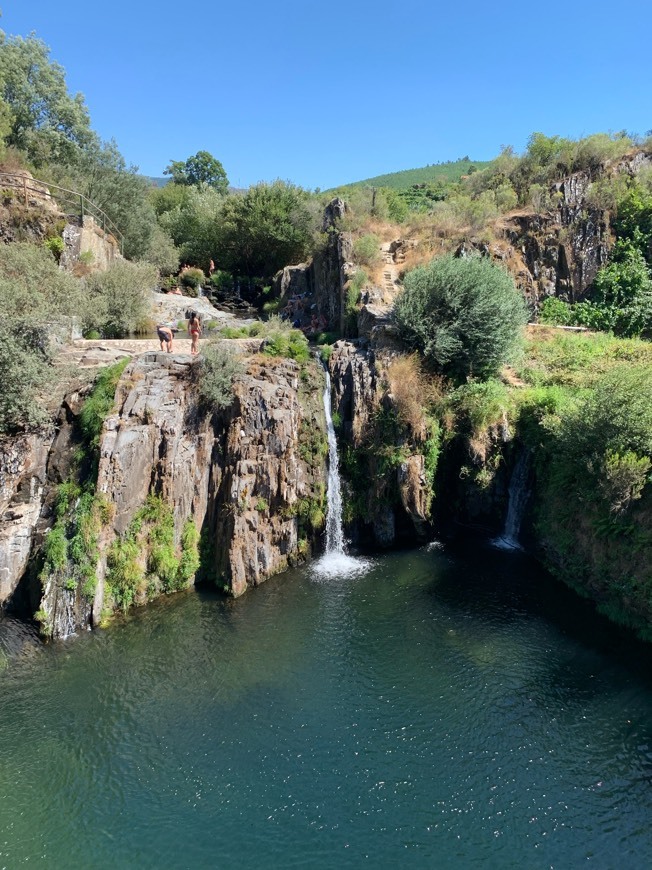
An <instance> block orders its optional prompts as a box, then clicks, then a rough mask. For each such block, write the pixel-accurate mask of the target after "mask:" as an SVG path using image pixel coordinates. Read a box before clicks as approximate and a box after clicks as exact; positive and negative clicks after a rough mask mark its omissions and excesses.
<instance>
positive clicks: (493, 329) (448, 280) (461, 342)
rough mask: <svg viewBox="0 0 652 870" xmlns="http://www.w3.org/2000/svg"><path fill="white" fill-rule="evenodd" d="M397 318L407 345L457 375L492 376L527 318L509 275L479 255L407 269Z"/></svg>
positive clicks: (398, 302)
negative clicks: (409, 270)
mask: <svg viewBox="0 0 652 870" xmlns="http://www.w3.org/2000/svg"><path fill="white" fill-rule="evenodd" d="M395 316H396V320H397V323H398V326H399V329H400V331H401V334H402V336H403V338H404V340H405V341H406V343H407V344H408V346H409V347H412V348H415V349H418V350H420V351H421V352H422V353H423V356H424V359H425V360H426V362H427V363H428V364H429V365H431V366H433V367H434V368H435V370H438V371H441V372H443V373H445V374H447V375H450V376H453V377H456V378H458V379H461V378H464V377H467V376H469V375H473V376H476V377H481V378H484V377H488V376H490V375H492V374H495V373H496V372H497V371H498V369H499V367H500V366H501V365H502V364H503V363H504V362H505V361H506V360H507V358H508V357H509V355H510V354H511V353H512V352H513V351H514V349H515V347H516V346H517V344H518V342H519V339H520V335H521V330H522V327H523V325H524V324H525V321H526V314H525V307H524V304H523V300H522V297H521V295H520V294H519V293H518V291H517V290H516V287H515V285H514V281H513V279H512V278H511V277H510V276H509V275H508V274H507V272H505V271H503V270H502V269H501V268H500V267H499V266H496V265H495V264H494V263H492V262H491V261H490V260H489V259H485V258H480V257H468V258H461V259H456V258H454V257H451V256H447V257H440V258H438V259H436V260H433V261H432V262H431V263H430V264H429V265H428V266H422V267H418V268H416V269H414V270H413V271H411V272H408V274H407V275H406V277H405V289H404V291H403V293H402V294H401V295H400V296H399V297H398V299H397V301H396V304H395Z"/></svg>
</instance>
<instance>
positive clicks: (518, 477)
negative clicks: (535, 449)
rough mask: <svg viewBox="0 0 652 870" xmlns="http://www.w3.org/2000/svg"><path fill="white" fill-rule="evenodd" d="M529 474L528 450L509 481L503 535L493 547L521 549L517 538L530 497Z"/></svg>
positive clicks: (523, 454) (516, 464)
mask: <svg viewBox="0 0 652 870" xmlns="http://www.w3.org/2000/svg"><path fill="white" fill-rule="evenodd" d="M529 472H530V453H529V451H528V450H523V451H522V452H521V453H520V454H519V456H518V459H517V460H516V463H515V465H514V469H513V471H512V476H511V478H510V480H509V490H508V492H509V500H508V503H507V516H506V517H505V527H504V528H503V533H502V535H501V536H500V537H499V538H495V539H494V540H493V541H492V543H493V545H494V546H495V547H498V548H500V549H501V550H521V549H522V547H521V545H520V544H519V542H518V536H519V532H520V531H521V522H522V521H523V513H524V511H525V505H526V504H527V500H528V497H529V495H530V490H529V489H528V485H527V482H528V475H529Z"/></svg>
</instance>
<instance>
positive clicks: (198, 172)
mask: <svg viewBox="0 0 652 870" xmlns="http://www.w3.org/2000/svg"><path fill="white" fill-rule="evenodd" d="M163 174H164V175H171V176H172V181H173V182H174V183H175V184H182V185H194V186H198V185H200V184H207V185H208V186H209V187H214V188H215V189H216V190H218V191H220V192H221V193H226V192H227V190H228V189H229V179H228V178H227V177H226V172H225V171H224V167H223V166H222V164H221V163H220V161H219V160H217V159H216V158H215V157H213V155H212V154H210V153H209V152H208V151H198V152H197V153H196V154H195V155H194V156H193V157H189V158H188V159H187V160H173V161H172V162H171V163H170V165H169V166H168V167H167V168H166V169H165V170H164V172H163Z"/></svg>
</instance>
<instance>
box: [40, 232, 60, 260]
mask: <svg viewBox="0 0 652 870" xmlns="http://www.w3.org/2000/svg"><path fill="white" fill-rule="evenodd" d="M43 244H44V245H45V247H46V248H47V250H48V251H49V252H50V253H51V254H52V256H53V257H54V259H55V260H56V261H57V263H58V262H59V260H60V259H61V255H62V254H63V250H64V248H65V245H64V243H63V239H62V238H61V236H53V237H52V238H51V239H46V240H45V241H44V242H43Z"/></svg>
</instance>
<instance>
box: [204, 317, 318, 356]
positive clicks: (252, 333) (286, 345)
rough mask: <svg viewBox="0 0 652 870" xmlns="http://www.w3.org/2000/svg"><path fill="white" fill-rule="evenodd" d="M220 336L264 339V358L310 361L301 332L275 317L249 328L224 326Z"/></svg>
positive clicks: (308, 348) (307, 348)
mask: <svg viewBox="0 0 652 870" xmlns="http://www.w3.org/2000/svg"><path fill="white" fill-rule="evenodd" d="M220 335H221V336H222V338H261V339H264V340H265V345H264V347H263V353H264V354H265V355H266V356H284V357H287V358H288V359H293V360H296V361H297V362H300V363H303V362H307V361H308V360H309V359H310V346H309V344H308V339H307V338H306V337H305V335H304V334H303V332H301V330H300V329H295V328H294V327H293V326H291V325H290V324H289V323H288V322H287V321H286V320H281V318H280V317H278V316H277V315H272V316H271V317H270V318H269V320H267V321H264V322H261V321H257V322H255V323H252V324H250V325H249V326H239V327H234V326H225V327H223V328H222V329H221V330H220Z"/></svg>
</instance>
